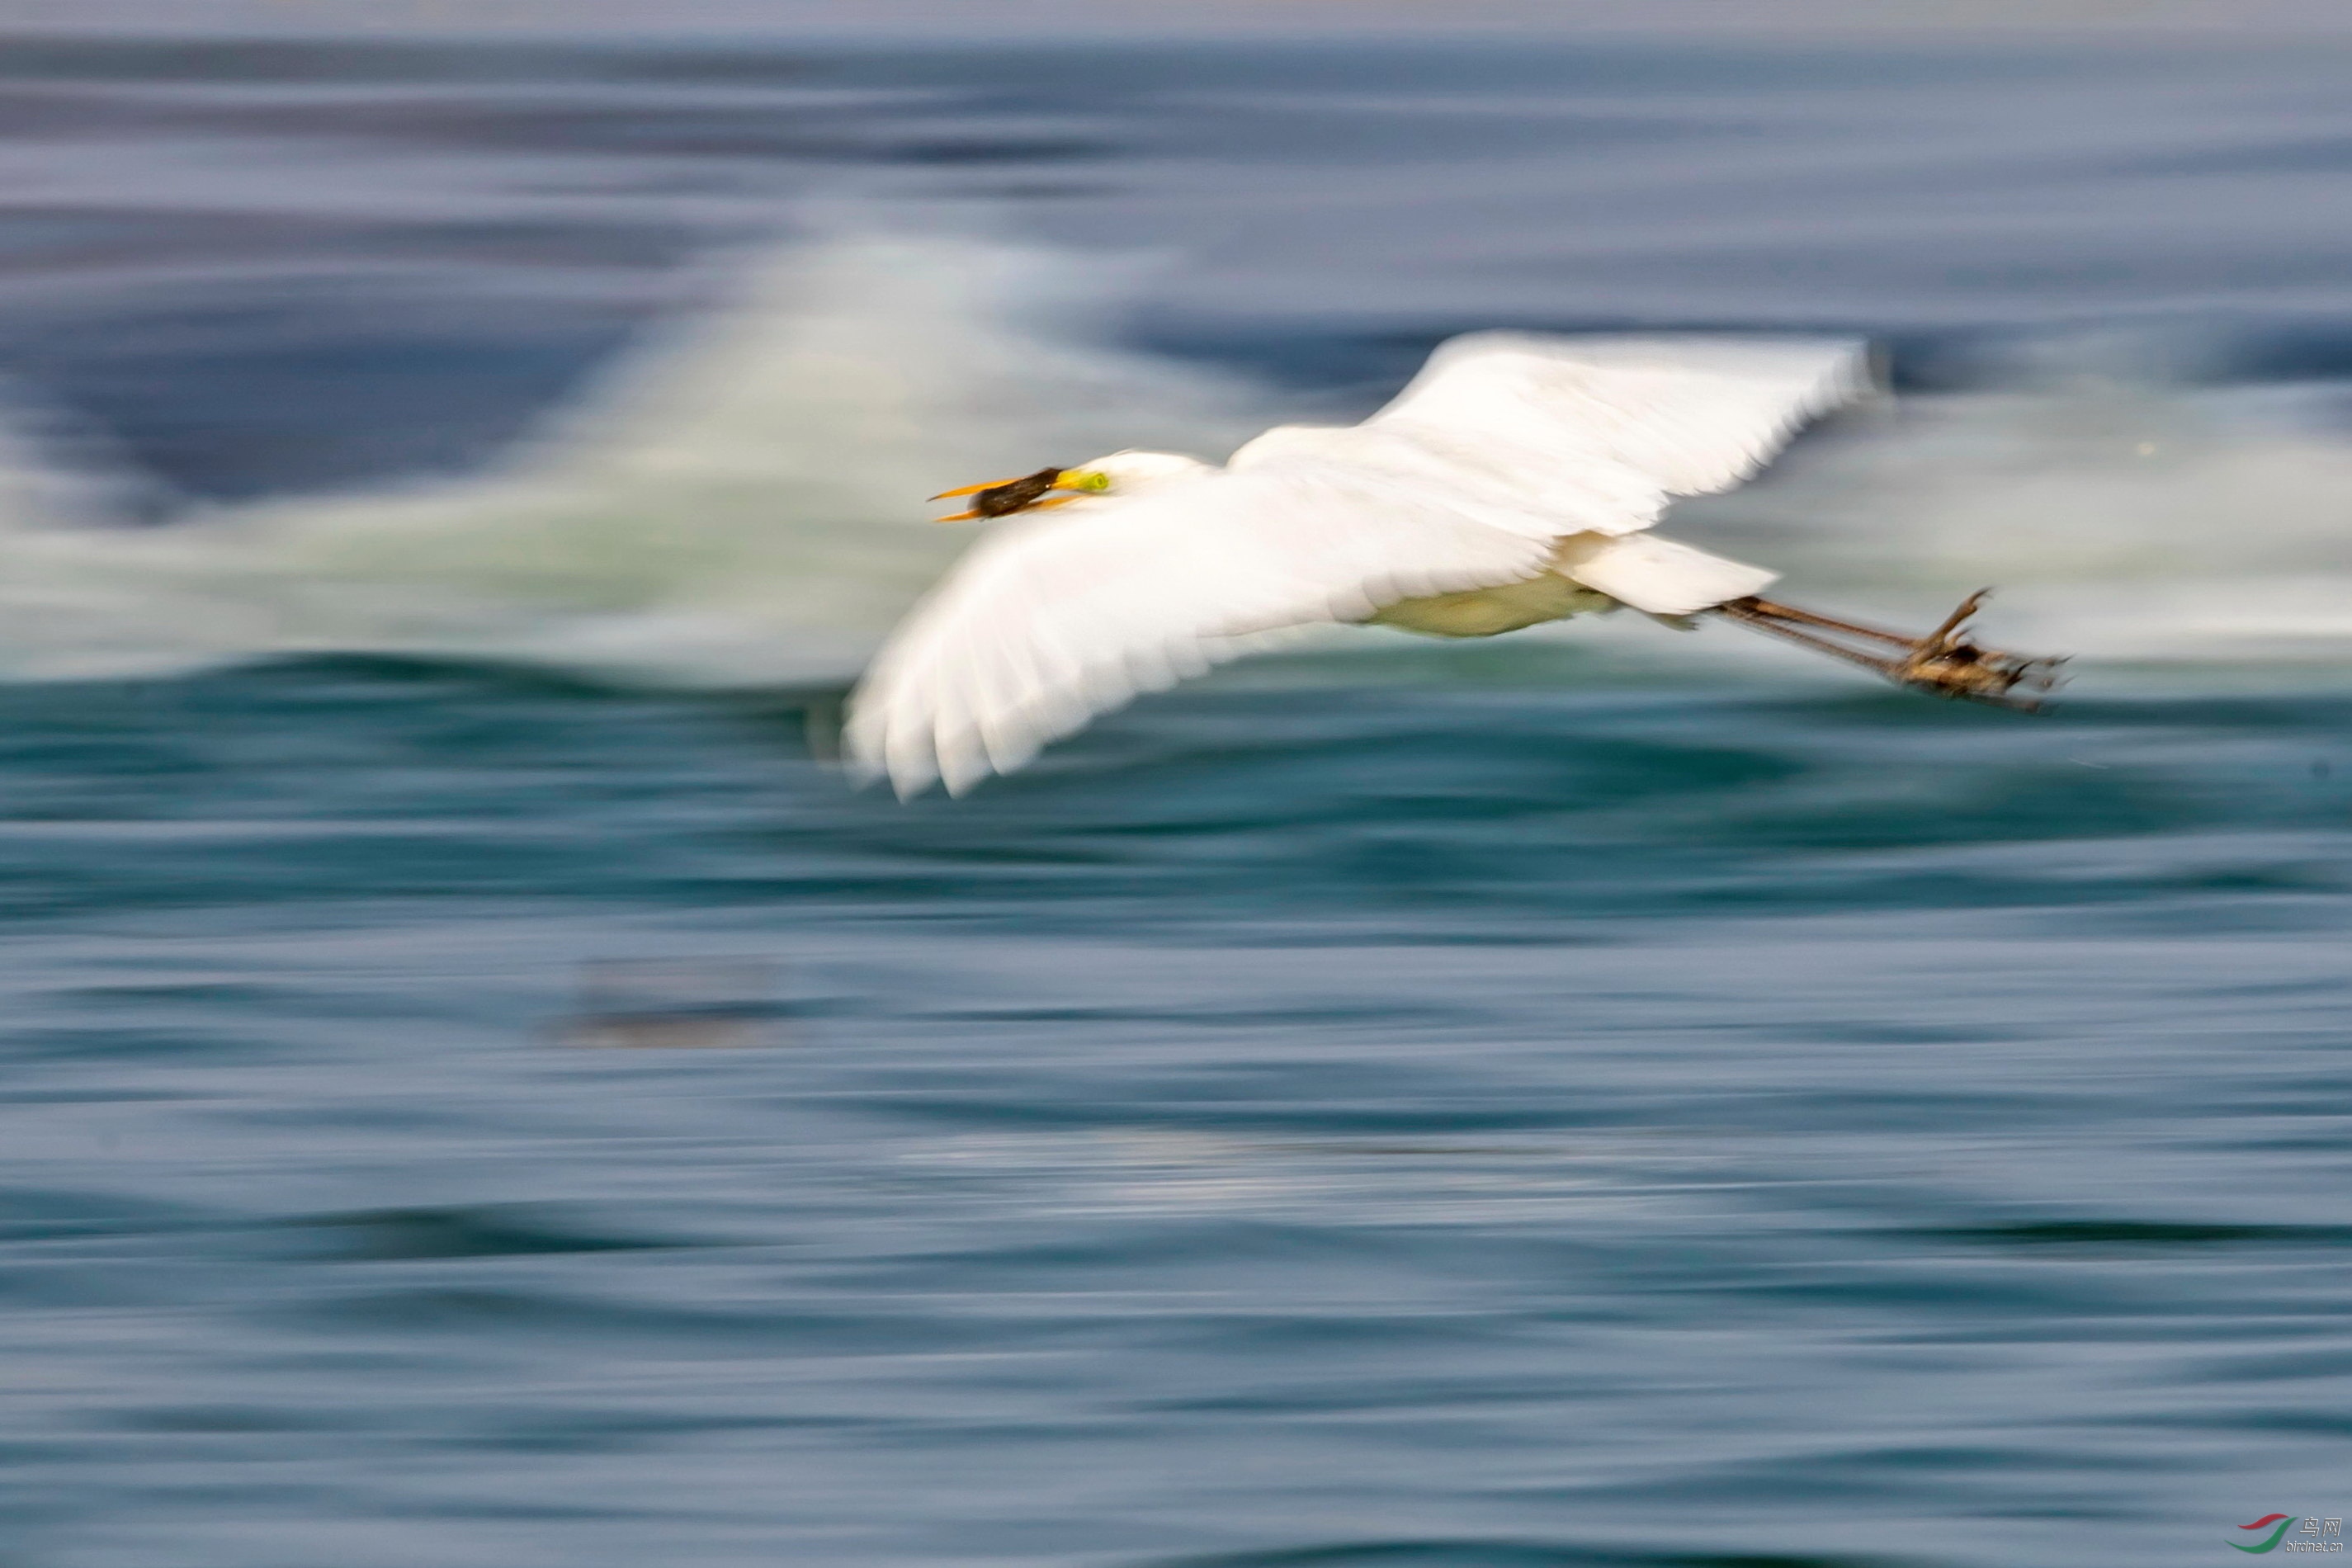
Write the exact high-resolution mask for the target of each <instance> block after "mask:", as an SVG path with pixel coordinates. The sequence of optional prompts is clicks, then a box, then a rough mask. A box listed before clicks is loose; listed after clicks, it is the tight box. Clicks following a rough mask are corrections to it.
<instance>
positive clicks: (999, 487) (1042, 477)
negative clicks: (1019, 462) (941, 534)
mask: <svg viewBox="0 0 2352 1568" xmlns="http://www.w3.org/2000/svg"><path fill="white" fill-rule="evenodd" d="M1065 472H1066V470H1064V469H1061V468H1040V469H1038V470H1037V471H1036V472H1035V473H1034V474H1015V475H1014V476H1013V478H1011V479H982V481H981V482H980V483H978V484H976V485H959V486H957V487H956V488H955V489H951V490H941V491H940V493H939V494H937V495H935V496H933V497H932V498H931V499H932V500H951V499H953V498H954V497H956V496H978V497H979V498H980V500H979V502H978V504H977V505H975V506H973V507H972V509H971V510H969V511H957V512H950V513H949V514H948V515H947V516H945V517H935V518H933V519H932V520H931V521H933V522H970V521H972V520H973V519H974V518H982V517H1010V516H1012V515H1013V513H1014V512H1016V511H1036V510H1040V509H1042V508H1045V507H1049V506H1061V505H1063V504H1065V503H1066V502H1068V501H1073V500H1076V499H1077V497H1076V496H1056V497H1055V498H1054V499H1053V500H1045V499H1044V498H1045V494H1046V492H1047V491H1049V490H1064V489H1078V488H1079V487H1078V486H1076V485H1075V484H1065V483H1064V482H1063V479H1062V476H1063V474H1064V473H1065Z"/></svg>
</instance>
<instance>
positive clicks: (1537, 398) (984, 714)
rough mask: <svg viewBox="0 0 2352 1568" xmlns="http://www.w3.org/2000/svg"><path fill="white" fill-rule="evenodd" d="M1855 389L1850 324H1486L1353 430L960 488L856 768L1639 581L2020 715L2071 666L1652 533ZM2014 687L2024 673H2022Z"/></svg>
mask: <svg viewBox="0 0 2352 1568" xmlns="http://www.w3.org/2000/svg"><path fill="white" fill-rule="evenodd" d="M1870 384H1871V378H1870V374H1869V371H1868V360H1867V355H1866V352H1865V346H1864V345H1863V344H1861V343H1858V342H1820V341H1812V340H1789V339H1740V338H1696V337H1685V338H1664V337H1661V338H1566V337H1558V336H1550V335H1544V334H1537V333H1521V332H1475V333H1471V334H1469V335H1467V336H1464V337H1458V338H1454V339H1452V340H1450V341H1449V342H1445V343H1444V344H1442V345H1440V346H1439V348H1438V349H1437V351H1436V352H1435V353H1433V354H1432V355H1431V356H1430V358H1429V362H1428V363H1426V364H1425V365H1423V368H1422V370H1421V372H1420V374H1418V375H1416V376H1415V377H1414V378H1413V379H1412V383H1411V384H1408V385H1407V386H1406V387H1405V388H1404V390H1403V391H1402V392H1401V393H1399V394H1398V395H1397V396H1396V398H1395V399H1394V400H1393V401H1391V403H1390V404H1389V405H1387V406H1386V407H1384V408H1382V409H1381V411H1380V412H1379V413H1377V414H1375V415H1373V416H1371V417H1370V418H1369V419H1367V420H1365V421H1364V422H1363V423H1362V424H1360V425H1354V426H1340V427H1323V426H1276V428H1274V429H1271V430H1268V431H1266V432H1265V434H1264V435H1261V436H1259V437H1256V438H1255V439H1254V440H1252V441H1250V442H1249V443H1248V444H1247V445H1245V446H1244V447H1241V449H1240V450H1238V451H1236V452H1234V455H1233V457H1232V458H1230V459H1229V460H1228V461H1227V462H1226V463H1225V464H1224V466H1223V467H1222V468H1220V467H1217V466H1215V465H1213V464H1210V463H1205V462H1202V461H1201V460H1199V459H1198V458H1189V457H1181V456H1178V455H1176V454H1174V453H1168V452H1138V451H1128V452H1116V453H1113V454H1111V455H1109V456H1108V457H1103V458H1096V459H1094V460H1093V461H1092V462H1087V463H1081V464H1078V465H1076V467H1073V468H1040V469H1038V470H1037V471H1036V472H1034V473H1032V474H1028V475H1025V476H1023V477H1021V478H1018V479H997V480H991V481H989V482H987V483H984V484H977V485H966V486H963V487H961V489H952V490H948V491H946V492H944V494H943V495H941V496H935V497H933V498H932V499H933V500H944V499H947V498H948V497H962V496H969V497H971V504H970V507H969V509H968V510H963V511H961V512H957V513H954V514H952V515H950V516H949V517H946V518H942V519H940V521H943V522H951V521H964V520H967V519H1004V520H1006V521H1003V522H1002V523H1000V524H999V525H998V526H997V527H996V528H994V529H993V530H992V531H990V533H989V535H988V536H987V537H986V538H985V539H983V540H982V542H980V543H979V544H977V545H976V546H974V547H973V548H972V549H971V551H970V552H967V553H966V554H965V555H964V556H963V558H962V559H961V561H960V562H959V563H957V564H956V566H955V567H954V569H953V570H952V571H950V573H949V574H948V576H947V577H946V579H945V580H944V581H943V582H941V583H940V585H939V586H938V587H937V588H936V589H935V590H934V591H933V592H932V593H931V594H930V595H929V597H927V598H926V599H925V600H924V601H923V602H922V603H921V604H920V605H918V606H917V607H916V608H915V609H914V610H913V611H912V612H911V613H910V614H909V615H908V616H907V618H906V620H905V621H904V622H903V623H902V624H901V625H900V626H898V629H897V630H896V631H895V632H894V633H893V634H892V636H891V637H890V639H889V641H888V643H887V645H886V646H885V647H884V648H883V649H882V651H881V653H880V654H879V655H878V656H877V658H876V659H875V661H874V663H873V666H872V667H871V668H869V669H868V670H867V672H866V677H865V679H863V680H862V681H861V682H860V683H859V685H858V688H857V689H856V693H855V694H854V695H853V697H852V698H851V706H850V714H849V721H848V723H847V725H846V726H845V730H844V732H843V742H844V745H845V752H846V753H847V756H848V759H849V761H850V763H851V765H852V766H853V767H854V768H855V769H856V770H857V771H859V772H860V773H863V774H865V775H866V776H868V777H887V778H888V779H889V780H890V782H891V784H893V786H894V787H895V788H896V789H897V790H898V794H899V795H901V796H909V795H916V794H919V793H920V792H921V791H923V790H925V789H927V788H929V786H930V785H931V784H934V783H940V784H945V785H946V787H947V788H948V790H949V791H950V793H952V794H961V793H962V792H964V791H965V790H968V789H970V788H971V786H972V785H973V784H977V783H979V782H980V781H981V780H982V779H983V778H986V777H987V776H988V775H989V774H991V773H1011V772H1012V771H1013V769H1015V768H1018V767H1020V766H1021V765H1022V764H1023V763H1026V762H1027V761H1029V759H1030V758H1032V757H1033V756H1034V755H1035V754H1036V752H1037V751H1038V749H1039V748H1040V747H1042V746H1044V745H1045V743H1046V742H1050V741H1053V740H1055V739H1056V738H1058V737H1060V736H1063V735H1066V734H1068V733H1070V732H1071V731H1075V730H1077V729H1079V728H1081V727H1082V726H1084V725H1085V724H1086V723H1087V722H1088V721H1090V720H1092V719H1093V718H1094V717H1095V716H1096V715H1097V714H1100V713H1103V712H1106V711H1108V710H1111V709H1113V708H1117V707H1118V706H1120V705H1121V704H1123V703H1125V702H1127V701H1128V700H1129V699H1131V698H1133V697H1134V696H1135V695H1136V694H1137V693H1139V692H1142V691H1152V690H1159V689H1163V688H1166V687H1169V686H1172V685H1174V684H1175V683H1176V682H1177V681H1178V680H1181V679H1185V678H1188V677H1191V676H1195V675H1199V674H1202V673H1203V672H1204V671H1206V670H1207V669H1208V668H1210V667H1211V666H1213V665H1215V664H1219V663H1222V662H1223V661H1225V660H1227V659H1231V658H1238V657H1240V656H1241V655H1244V654H1246V653H1249V652H1252V651H1255V650H1256V649H1258V648H1261V647H1265V646H1268V645H1269V644H1270V643H1272V642H1274V641H1276V640H1279V639H1281V638H1282V637H1284V636H1285V635H1286V634H1291V633H1296V632H1297V631H1300V630H1302V629H1304V628H1307V627H1310V626H1319V625H1323V624H1327V623H1333V622H1339V623H1370V624H1376V625H1381V626H1397V627H1401V628H1402V629H1404V630H1407V631H1412V632H1420V633H1424V634H1428V635H1431V636H1435V637H1493V636H1496V635H1497V634H1499V633H1502V632H1508V631H1516V630H1517V629H1519V628H1520V627H1522V626H1534V625H1537V624H1538V623H1539V622H1544V621H1553V620H1562V619H1565V618H1567V617H1569V616H1578V615H1584V614H1587V613H1591V612H1596V611H1607V610H1613V609H1616V608H1617V607H1619V606H1620V605H1631V606H1633V608H1634V609H1636V610H1639V611H1642V612H1643V613H1645V614H1647V615H1649V616H1654V617H1656V618H1658V619H1660V620H1664V621H1666V622H1669V623H1671V624H1675V625H1685V626H1686V625H1689V624H1690V622H1691V618H1692V617H1694V616H1708V615H1711V616H1721V617H1723V618H1726V619H1728V620H1731V621H1735V622H1737V623H1738V624H1739V625H1742V626H1751V627H1753V628H1755V629H1756V630H1758V631H1762V632H1768V633H1770V634H1772V635H1773V636H1776V637H1783V638H1786V639H1788V640H1790V641H1791V642H1796V643H1800V644H1802V645H1803V646H1805V647H1811V648H1815V649H1818V650H1820V651H1821V652H1823V653H1827V654H1831V655H1833V656H1835V657H1837V658H1843V659H1846V660H1849V661H1851V662H1853V663H1855V664H1859V665H1862V666H1864V667H1865V668H1869V669H1872V670H1874V671H1876V672H1877V673H1879V674H1880V675H1883V676H1885V677H1886V678H1887V679H1891V680H1895V681H1897V682H1899V683H1901V684H1903V685H1906V686H1911V687H1916V688H1918V689H1924V690H1927V691H1931V692H1935V693H1937V694H1938V695H1941V696H1946V697H1955V698H1960V699H1964V700H1972V701H1979V702H1988V703H1993V704H1996V705H1999V706H2002V707H2011V708H2023V709H2031V708H2032V707H2035V706H2037V703H2036V700H2035V698H2034V696H2033V695H2032V694H2034V693H2038V692H2042V691H2046V690H2048V689H2050V688H2051V687H2052V686H2053V685H2054V684H2055V680H2056V667H2057V665H2058V664H2059V662H2060V661H2059V660H2056V659H2048V658H2022V657H2020V656H2018V655H2015V654H2010V653H2003V652H2001V651H2000V650H1998V649H1994V648H1988V647H1980V646H1979V645H1977V644H1976V643H1974V642H1973V641H1971V640H1970V636H1969V628H1968V621H1969V616H1971V615H1972V614H1974V612H1975V610H1976V608H1977V606H1978V605H1979V603H1980V602H1981V601H1982V599H1983V597H1984V595H1982V594H1976V595H1970V596H1969V598H1968V599H1967V600H1966V601H1965V602H1963V603H1962V604H1961V605H1960V606H1959V608H1958V609H1957V610H1955V611H1954V612H1953V613H1952V615H1951V616H1948V618H1947V619H1946V620H1945V622H1944V623H1943V625H1941V626H1938V627H1937V628H1936V630H1934V631H1932V632H1930V633H1928V634H1927V636H1925V637H1906V636H1903V635H1901V634H1899V633H1895V632H1888V631H1882V630H1879V629H1877V628H1876V627H1873V626H1863V625H1859V624H1857V623H1855V622H1852V621H1845V620H1840V619H1836V618H1833V617H1832V616H1823V615H1817V614H1814V613H1812V612H1811V611H1807V610H1801V609H1798V608H1796V607H1794V606H1793V605H1783V604H1778V603H1775V602H1773V601H1771V600H1769V599H1764V598H1759V596H1758V594H1759V590H1760V589H1762V588H1764V587H1765V586H1766V585H1768V584H1770V583H1771V582H1772V581H1773V580H1774V579H1775V578H1776V576H1777V575H1778V574H1776V573H1773V572H1769V571H1767V570H1765V569H1764V568H1763V567H1760V566H1751V565H1748V564H1747V563H1743V562H1738V561H1732V560H1728V559H1727V558H1725V557H1723V556H1720V555H1715V554H1710V553H1708V552H1706V551H1703V550H1699V549H1696V548H1694V547H1693V546H1691V545H1688V544H1685V543H1682V542H1678V541H1675V540H1672V539H1668V538H1666V537H1664V535H1662V534H1660V533H1658V532H1656V531H1654V529H1653V527H1652V525H1653V524H1654V523H1655V522H1656V521H1658V519H1659V517H1660V516H1661V515H1662V514H1663V513H1664V511H1665V510H1666V507H1667V505H1668V503H1669V502H1670V501H1671V500H1672V499H1673V498H1675V497H1676V496H1695V495H1708V494H1712V493H1714V492H1717V491H1719V490H1727V489H1732V488H1733V487H1734V486H1736V485H1738V484H1739V483H1740V482H1742V481H1743V480H1745V479H1748V477H1749V476H1750V475H1752V474H1753V473H1754V472H1755V471H1756V470H1757V469H1758V468H1760V467H1762V466H1763V464H1764V463H1765V461H1766V460H1767V459H1769V458H1770V457H1771V456H1772V455H1773V454H1774V453H1776V452H1777V451H1779V450H1780V447H1782V446H1783V445H1784V444H1785V443H1786V442H1787V441H1788V439H1789V437H1790V436H1791V435H1792V434H1794V433H1795V431H1796V430H1797V428H1798V427H1799V426H1801V425H1802V424H1804V423H1805V422H1806V421H1808V420H1810V419H1811V418H1812V417H1814V416H1817V415H1819V414H1821V413H1823V412H1825V411H1826V410H1828V409H1831V408H1832V407H1835V406H1837V405H1840V404H1842V403H1845V402H1848V401H1850V400H1851V399H1853V398H1854V397H1855V396H1857V395H1860V394H1862V393H1863V392H1864V391H1865V390H1867V389H1868V387H1869V386H1870ZM2020 691H2022V692H2023V693H2025V695H2015V694H2014V693H2018V692H2020Z"/></svg>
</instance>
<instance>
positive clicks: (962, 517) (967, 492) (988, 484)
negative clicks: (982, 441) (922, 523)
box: [930, 474, 1021, 522]
mask: <svg viewBox="0 0 2352 1568" xmlns="http://www.w3.org/2000/svg"><path fill="white" fill-rule="evenodd" d="M1020 480H1021V476H1020V475H1019V474H1015V475H1013V477H1012V478H1011V479H982V480H981V481H980V483H978V484H976V485H958V486H957V487H956V488H955V489H951V490H941V491H940V493H939V494H937V495H935V496H933V497H931V498H930V499H931V500H954V499H955V498H956V497H958V496H976V495H978V494H979V493H980V492H981V491H982V490H992V489H998V488H999V487H1001V486H1003V485H1011V484H1018V483H1019V482H1020ZM981 515H982V514H981V513H980V512H978V511H976V510H975V511H951V512H950V513H948V515H947V516H945V517H935V518H933V519H931V521H933V522H970V521H972V520H973V519H974V518H977V517H979V516H981Z"/></svg>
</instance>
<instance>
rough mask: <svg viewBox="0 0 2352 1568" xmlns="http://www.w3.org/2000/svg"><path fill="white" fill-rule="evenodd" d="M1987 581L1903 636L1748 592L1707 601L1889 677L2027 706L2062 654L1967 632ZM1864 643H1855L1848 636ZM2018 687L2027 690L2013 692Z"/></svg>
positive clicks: (2053, 674)
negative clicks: (1992, 643)
mask: <svg viewBox="0 0 2352 1568" xmlns="http://www.w3.org/2000/svg"><path fill="white" fill-rule="evenodd" d="M1990 593H1991V590H1990V589H1989V588H1988V589H1980V590H1979V591H1978V592H1976V593H1974V594H1970V595H1969V596H1968V597H1967V598H1965V599H1963V600H1961V601H1960V605H1959V608H1958V609H1956V610H1954V611H1953V612H1952V613H1951V614H1950V615H1948V616H1945V617H1944V624H1943V625H1942V626H1937V628H1936V629H1935V630H1934V631H1932V632H1929V633H1928V634H1927V636H1926V637H1905V636H1903V635H1902V634H1901V633H1899V632H1890V631H1882V630H1881V629H1879V628H1878V627H1876V626H1860V625H1857V624H1855V623H1854V622H1853V621H1841V620H1836V619H1833V618H1832V617H1831V616H1822V615H1815V614H1814V613H1813V612H1812V611H1811V610H1801V609H1799V608H1797V607H1796V606H1795V605H1780V604H1775V603H1774V602H1773V601H1771V600H1769V599H1759V598H1756V597H1753V596H1752V595H1751V596H1750V597H1748V598H1744V599H1732V600H1729V601H1727V603H1724V604H1721V605H1717V606H1715V613H1716V614H1717V615H1720V616H1726V617H1727V618H1729V619H1731V620H1735V621H1738V623H1739V624H1740V625H1742V626H1753V627H1755V628H1756V629H1757V630H1758V631H1759V632H1769V633H1770V634H1771V635H1772V636H1774V637H1780V638H1782V639H1784V640H1786V641H1789V642H1793V643H1797V644H1799V645H1801V646H1802V647H1810V648H1814V649H1817V650H1819V651H1820V652H1822V653H1826V654H1830V655H1832V657H1834V658H1843V659H1844V660H1846V661H1847V662H1848V663H1850V664H1858V665H1861V666H1862V667H1863V668H1865V669H1874V670H1876V671H1877V672H1878V673H1879V674H1881V675H1883V676H1885V678H1886V679H1889V680H1892V681H1894V682H1895V683H1896V684H1897V685H1901V686H1909V687H1916V689H1919V690H1922V691H1932V692H1934V693H1935V694H1936V695H1937V696H1938V697H1949V698H1955V699H1958V700H1961V701H1964V702H1985V703H1990V704H1991V705H1992V706H1993V707H1996V708H2015V709H2019V710H2023V711H2025V712H2029V713H2030V712H2032V711H2034V710H2038V709H2039V708H2040V707H2041V706H2042V696H2043V695H2044V694H2045V693H2047V692H2049V691H2050V690H2051V689H2053V688H2054V687H2055V686H2056V685H2057V684H2058V679H2059V677H2058V669H2059V667H2060V666H2061V665H2063V664H2064V663H2065V662H2066V661H2065V660H2064V659H2063V658H2025V657H2023V656H2022V655H2019V654H2013V653H2004V652H2002V651H2001V650H2000V649H1999V648H1989V647H1979V646H1978V645H1977V644H1975V643H1974V642H1971V641H1970V640H1969V625H1968V622H1969V616H1973V615H1975V614H1976V613H1977V607H1978V606H1979V605H1982V604H1983V603H1984V602H1985V598H1986V596H1987V595H1990ZM1857 642H1859V643H1861V644H1864V645H1865V646H1864V647H1856V646H1854V644H1855V643H1857ZM2019 689H2023V691H2025V692H2026V693H2029V694H2030V695H2024V696H2015V695H2011V694H2012V693H2013V692H2016V691H2018V690H2019Z"/></svg>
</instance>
